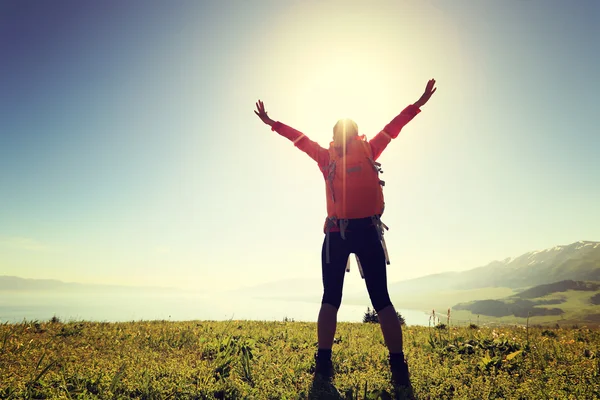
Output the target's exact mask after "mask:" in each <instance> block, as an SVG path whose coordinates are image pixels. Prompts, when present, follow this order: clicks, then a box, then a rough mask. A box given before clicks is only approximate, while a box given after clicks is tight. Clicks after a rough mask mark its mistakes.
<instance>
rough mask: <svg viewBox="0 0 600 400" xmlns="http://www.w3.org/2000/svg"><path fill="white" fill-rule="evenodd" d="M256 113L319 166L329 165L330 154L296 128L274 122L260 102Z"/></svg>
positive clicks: (257, 104)
mask: <svg viewBox="0 0 600 400" xmlns="http://www.w3.org/2000/svg"><path fill="white" fill-rule="evenodd" d="M254 113H255V114H256V115H257V116H258V118H260V119H261V121H262V122H264V123H265V124H267V125H269V126H270V127H271V130H272V131H275V132H277V133H279V134H280V135H281V136H283V137H286V138H287V139H289V140H290V141H291V142H292V143H293V144H294V145H295V146H296V147H297V148H299V149H300V150H302V151H303V152H305V153H306V154H308V156H309V157H310V158H312V159H313V160H315V161H316V162H317V164H319V166H323V165H327V164H328V163H329V152H328V151H327V150H326V149H324V148H323V147H321V146H320V145H319V144H318V143H317V142H314V141H312V140H310V139H309V138H308V137H307V136H306V135H305V134H303V133H302V132H300V131H297V130H295V129H294V128H292V127H290V126H287V125H285V124H283V123H281V122H279V121H273V120H272V119H271V118H270V117H269V116H268V115H267V112H266V111H265V105H264V104H263V102H262V101H260V100H258V102H257V103H256V110H255V111H254Z"/></svg>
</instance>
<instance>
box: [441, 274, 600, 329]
mask: <svg viewBox="0 0 600 400" xmlns="http://www.w3.org/2000/svg"><path fill="white" fill-rule="evenodd" d="M599 300H600V283H599V282H584V281H573V280H565V281H560V282H555V283H551V284H545V285H538V286H535V287H532V288H529V289H527V290H523V291H521V292H519V293H517V294H514V295H511V296H508V297H505V298H501V299H485V300H476V301H470V302H465V303H459V304H456V305H455V306H454V307H452V310H453V314H454V315H456V316H457V317H459V318H469V319H473V318H475V317H476V316H478V315H479V316H480V318H481V317H484V320H486V321H489V320H490V317H492V318H495V319H497V320H499V321H501V322H519V323H523V322H525V321H526V320H527V318H528V317H529V318H530V322H531V323H539V324H548V323H553V324H556V323H559V324H574V323H578V324H588V325H600V304H598V303H599Z"/></svg>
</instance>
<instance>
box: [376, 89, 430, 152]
mask: <svg viewBox="0 0 600 400" xmlns="http://www.w3.org/2000/svg"><path fill="white" fill-rule="evenodd" d="M434 86H435V79H430V80H429V82H427V86H426V87H425V92H423V94H422V95H421V97H420V98H419V100H417V101H416V102H414V103H413V104H411V105H409V106H407V107H406V108H405V109H404V110H402V112H401V113H400V114H398V115H397V116H396V117H395V118H394V119H393V120H392V121H390V123H389V124H387V125H386V126H385V128H383V130H382V131H381V132H379V133H378V134H377V135H375V137H374V138H373V139H371V140H370V141H369V144H370V145H371V151H372V153H373V159H374V160H377V158H379V156H380V155H381V153H382V152H383V150H384V149H385V148H386V147H387V145H388V144H389V143H390V142H391V140H392V139H396V138H397V137H398V135H399V134H400V131H401V130H402V128H403V127H404V126H405V125H406V124H408V123H409V122H410V121H411V120H412V119H413V118H414V117H415V116H416V115H417V114H419V113H420V112H421V107H422V106H424V105H425V103H427V102H428V101H429V99H430V98H431V95H432V94H434V93H435V91H436V89H437V88H435V87H434Z"/></svg>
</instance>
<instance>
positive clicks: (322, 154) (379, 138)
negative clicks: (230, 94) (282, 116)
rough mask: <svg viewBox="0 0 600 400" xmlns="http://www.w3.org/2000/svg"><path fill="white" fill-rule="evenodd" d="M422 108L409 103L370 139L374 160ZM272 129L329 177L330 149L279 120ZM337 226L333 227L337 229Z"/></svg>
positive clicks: (324, 175) (325, 176) (333, 229)
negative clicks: (304, 154)
mask: <svg viewBox="0 0 600 400" xmlns="http://www.w3.org/2000/svg"><path fill="white" fill-rule="evenodd" d="M420 112H421V110H420V109H419V107H417V106H415V105H412V104H411V105H409V106H408V107H406V108H405V109H404V110H402V112H401V113H400V114H398V115H397V116H396V117H395V118H394V119H393V120H392V121H391V122H390V123H389V124H387V125H386V126H385V128H383V130H382V131H381V132H379V133H378V134H377V135H375V137H373V138H372V139H371V140H369V145H370V146H371V151H372V153H373V160H377V159H378V158H379V156H380V155H381V153H382V152H383V150H384V149H385V148H386V147H387V145H388V144H389V143H390V141H391V140H392V139H395V138H397V137H398V135H399V134H400V131H401V130H402V128H403V127H404V125H406V124H407V123H409V122H410V121H411V120H412V119H413V118H414V117H415V116H416V115H417V114H419V113H420ZM271 130H273V131H275V132H277V133H279V134H280V135H281V136H284V137H286V138H288V139H289V140H290V141H292V142H293V143H294V145H295V146H296V147H297V148H299V149H300V150H302V151H303V152H305V153H306V154H308V156H309V157H310V158H312V159H313V160H315V161H316V162H317V164H318V165H319V168H320V169H321V171H325V172H323V177H324V178H327V172H326V171H327V168H325V167H327V166H328V165H329V150H328V149H325V148H323V147H321V146H320V145H319V144H318V143H317V142H314V141H312V140H310V139H309V138H308V137H307V136H306V135H305V134H303V133H302V132H300V131H297V130H295V129H294V128H292V127H290V126H287V125H285V124H283V123H281V122H279V121H277V122H275V123H274V124H273V126H272V127H271ZM336 228H337V227H334V228H332V229H331V230H332V231H336V230H337V229H336Z"/></svg>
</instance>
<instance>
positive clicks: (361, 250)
mask: <svg viewBox="0 0 600 400" xmlns="http://www.w3.org/2000/svg"><path fill="white" fill-rule="evenodd" d="M354 246H355V249H353V250H354V251H355V253H356V255H357V256H358V258H359V259H360V263H361V266H362V269H363V274H364V277H365V283H366V285H367V290H368V292H369V297H370V298H371V303H372V304H373V308H374V309H375V311H376V312H377V316H378V318H379V324H380V326H381V332H382V333H383V338H384V340H385V344H386V346H387V348H388V350H389V353H390V356H389V361H390V367H391V370H392V379H393V381H394V383H396V384H397V385H400V386H409V385H410V382H409V376H408V366H407V365H406V362H405V360H404V352H403V348H402V327H401V325H400V319H399V318H398V315H397V314H396V309H395V308H394V306H393V304H392V302H391V300H390V296H389V293H388V288H387V272H386V268H387V265H386V262H385V253H384V251H383V246H382V244H381V241H380V240H379V236H378V234H377V232H376V231H375V230H374V229H369V230H365V231H364V234H363V235H361V237H360V238H357V241H356V242H355V243H354Z"/></svg>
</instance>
